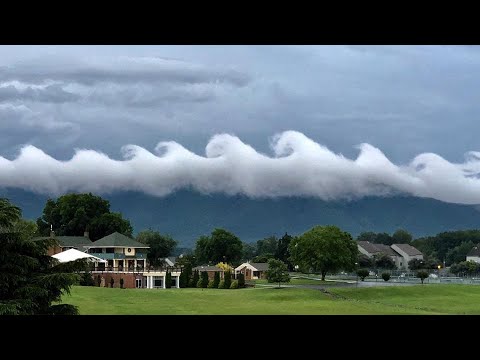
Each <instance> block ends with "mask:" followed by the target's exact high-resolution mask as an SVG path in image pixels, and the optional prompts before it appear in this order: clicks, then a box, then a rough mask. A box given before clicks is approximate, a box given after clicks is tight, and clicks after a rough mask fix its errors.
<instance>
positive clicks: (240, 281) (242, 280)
mask: <svg viewBox="0 0 480 360" xmlns="http://www.w3.org/2000/svg"><path fill="white" fill-rule="evenodd" d="M238 287H239V288H244V287H245V275H243V274H242V273H239V274H238Z"/></svg>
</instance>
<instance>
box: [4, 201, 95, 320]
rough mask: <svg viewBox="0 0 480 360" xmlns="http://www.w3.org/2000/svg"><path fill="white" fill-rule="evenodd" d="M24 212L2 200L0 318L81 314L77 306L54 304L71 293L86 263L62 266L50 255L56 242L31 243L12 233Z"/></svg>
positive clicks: (19, 234) (76, 262)
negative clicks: (71, 288)
mask: <svg viewBox="0 0 480 360" xmlns="http://www.w3.org/2000/svg"><path fill="white" fill-rule="evenodd" d="M20 217H21V210H20V208H18V207H17V206H15V205H13V204H11V203H10V201H8V200H7V199H0V244H1V251H0V315H33V314H39V315H40V314H53V315H54V314H64V315H67V314H78V309H77V307H76V306H73V305H69V304H61V305H52V303H55V302H59V301H60V299H61V297H62V295H63V294H68V293H69V292H70V287H71V286H72V285H74V284H75V283H76V282H77V281H78V280H79V276H78V275H77V274H74V273H73V272H74V271H79V270H83V269H85V267H86V263H85V261H74V262H70V263H65V264H60V263H58V260H56V259H55V258H53V257H51V256H48V255H47V250H48V248H49V247H50V246H52V245H54V243H55V241H54V240H51V239H48V240H42V241H31V240H30V239H29V238H28V237H29V235H28V234H25V233H22V232H19V231H18V228H17V230H16V231H14V230H13V228H14V226H15V224H18V222H20Z"/></svg>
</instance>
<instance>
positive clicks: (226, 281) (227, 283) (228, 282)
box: [223, 270, 232, 289]
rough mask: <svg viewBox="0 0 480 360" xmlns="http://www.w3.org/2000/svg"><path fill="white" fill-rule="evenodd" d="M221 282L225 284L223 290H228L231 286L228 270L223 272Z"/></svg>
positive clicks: (230, 275) (230, 276) (230, 274)
mask: <svg viewBox="0 0 480 360" xmlns="http://www.w3.org/2000/svg"><path fill="white" fill-rule="evenodd" d="M223 281H224V284H225V289H230V285H232V273H231V272H230V270H227V271H225V275H224V279H223Z"/></svg>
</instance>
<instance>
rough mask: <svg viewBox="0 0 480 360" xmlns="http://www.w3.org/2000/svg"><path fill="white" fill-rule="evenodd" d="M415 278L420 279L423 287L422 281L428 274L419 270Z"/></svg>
mask: <svg viewBox="0 0 480 360" xmlns="http://www.w3.org/2000/svg"><path fill="white" fill-rule="evenodd" d="M416 276H417V278H420V280H421V281H422V285H423V280H425V279H426V278H428V272H426V271H423V270H421V271H418V272H417V275H416Z"/></svg>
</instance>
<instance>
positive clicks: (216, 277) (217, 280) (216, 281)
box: [213, 271, 220, 289]
mask: <svg viewBox="0 0 480 360" xmlns="http://www.w3.org/2000/svg"><path fill="white" fill-rule="evenodd" d="M218 284H220V272H218V271H215V275H214V277H213V287H214V288H215V289H217V288H218Z"/></svg>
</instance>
